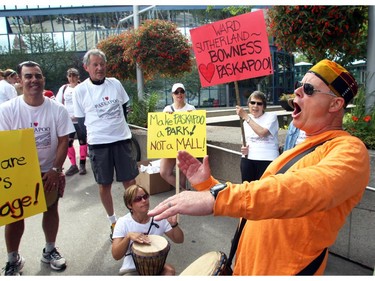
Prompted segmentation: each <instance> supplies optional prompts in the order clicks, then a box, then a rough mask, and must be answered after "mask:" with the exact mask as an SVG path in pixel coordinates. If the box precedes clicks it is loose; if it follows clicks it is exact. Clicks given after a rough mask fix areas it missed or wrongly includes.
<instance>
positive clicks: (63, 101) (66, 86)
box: [62, 84, 68, 104]
mask: <svg viewBox="0 0 375 281" xmlns="http://www.w3.org/2000/svg"><path fill="white" fill-rule="evenodd" d="M66 88H68V84H65V85H64V88H63V91H62V104H65V98H64V93H65V90H66Z"/></svg>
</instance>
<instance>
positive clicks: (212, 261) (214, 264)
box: [180, 251, 226, 276]
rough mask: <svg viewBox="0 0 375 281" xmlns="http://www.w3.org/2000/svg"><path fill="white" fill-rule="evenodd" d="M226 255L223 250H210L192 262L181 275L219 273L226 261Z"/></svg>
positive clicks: (210, 274)
mask: <svg viewBox="0 0 375 281" xmlns="http://www.w3.org/2000/svg"><path fill="white" fill-rule="evenodd" d="M225 260H226V257H225V254H224V253H222V252H215V251H213V252H209V253H207V254H204V255H203V256H201V257H200V258H198V259H197V260H195V261H194V262H193V263H191V264H190V265H189V266H188V267H187V268H186V269H185V270H184V271H182V272H181V274H180V275H182V276H188V275H198V276H213V275H219V271H220V269H221V267H222V266H223V264H224V263H225Z"/></svg>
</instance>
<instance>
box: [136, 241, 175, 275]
mask: <svg viewBox="0 0 375 281" xmlns="http://www.w3.org/2000/svg"><path fill="white" fill-rule="evenodd" d="M148 238H149V239H150V241H151V243H150V244H139V243H133V245H132V247H131V253H132V257H133V260H134V264H135V267H136V268H137V271H138V273H139V275H160V274H161V272H162V271H163V268H164V264H165V261H166V259H167V256H168V253H169V250H170V244H169V242H168V240H167V239H165V238H164V237H163V236H160V235H148Z"/></svg>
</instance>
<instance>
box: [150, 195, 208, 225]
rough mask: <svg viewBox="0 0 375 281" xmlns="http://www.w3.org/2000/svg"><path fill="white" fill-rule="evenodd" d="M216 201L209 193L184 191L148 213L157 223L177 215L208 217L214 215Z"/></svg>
mask: <svg viewBox="0 0 375 281" xmlns="http://www.w3.org/2000/svg"><path fill="white" fill-rule="evenodd" d="M214 203H215V199H214V197H213V196H212V194H211V193H210V192H209V191H184V192H181V193H178V194H176V195H174V196H172V197H169V198H167V199H166V200H164V201H163V202H161V203H160V204H159V205H157V206H156V207H155V208H154V209H153V210H151V211H149V212H148V215H149V216H150V217H153V216H154V217H155V220H156V221H159V220H161V219H165V218H169V217H172V216H174V215H176V214H182V215H190V216H206V215H210V214H212V213H213V207H214Z"/></svg>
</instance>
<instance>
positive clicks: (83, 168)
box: [79, 164, 87, 175]
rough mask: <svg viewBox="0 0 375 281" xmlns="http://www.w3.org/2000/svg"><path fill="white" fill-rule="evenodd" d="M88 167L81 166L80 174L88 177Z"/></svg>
mask: <svg viewBox="0 0 375 281" xmlns="http://www.w3.org/2000/svg"><path fill="white" fill-rule="evenodd" d="M86 173H87V172H86V167H85V164H80V165H79V174H80V175H86Z"/></svg>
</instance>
